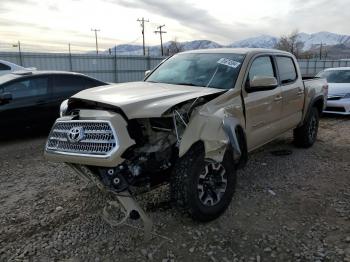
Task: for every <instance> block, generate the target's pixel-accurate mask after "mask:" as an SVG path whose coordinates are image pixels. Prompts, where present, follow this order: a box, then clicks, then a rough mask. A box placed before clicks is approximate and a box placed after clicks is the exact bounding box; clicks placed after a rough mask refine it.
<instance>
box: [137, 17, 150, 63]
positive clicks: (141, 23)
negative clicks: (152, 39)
mask: <svg viewBox="0 0 350 262" xmlns="http://www.w3.org/2000/svg"><path fill="white" fill-rule="evenodd" d="M137 22H140V25H141V28H142V39H143V55H144V56H145V55H146V48H145V22H149V20H148V19H147V20H145V18H143V17H142V19H137Z"/></svg>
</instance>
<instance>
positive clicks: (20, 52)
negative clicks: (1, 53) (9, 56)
mask: <svg viewBox="0 0 350 262" xmlns="http://www.w3.org/2000/svg"><path fill="white" fill-rule="evenodd" d="M12 46H13V47H18V55H19V64H20V65H21V66H23V61H22V50H21V42H20V41H18V42H17V45H16V44H14V45H12Z"/></svg>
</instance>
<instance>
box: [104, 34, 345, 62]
mask: <svg viewBox="0 0 350 262" xmlns="http://www.w3.org/2000/svg"><path fill="white" fill-rule="evenodd" d="M278 40H279V38H278V37H275V36H271V35H260V36H256V37H250V38H246V39H243V40H239V41H235V42H233V43H232V44H229V45H227V46H224V45H220V44H218V43H216V42H213V41H210V40H194V41H188V42H181V43H179V45H180V46H181V50H183V51H186V50H195V49H207V48H221V47H250V48H274V47H275V45H276V43H277V42H278ZM297 41H298V42H301V43H303V50H304V51H307V50H312V49H315V48H318V47H319V46H320V45H321V44H322V45H323V46H335V45H341V46H343V47H342V48H350V36H349V35H341V34H335V33H330V32H318V33H313V34H307V33H299V34H298V37H297ZM170 45H171V41H170V42H166V43H164V49H165V50H166V49H168V48H169V46H170ZM147 50H148V51H149V55H150V56H159V55H160V46H159V45H156V46H150V47H147ZM115 51H116V52H117V54H118V55H142V54H143V49H142V45H128V44H124V45H117V46H115V47H113V48H111V52H113V53H114V52H115ZM108 52H109V50H106V53H108Z"/></svg>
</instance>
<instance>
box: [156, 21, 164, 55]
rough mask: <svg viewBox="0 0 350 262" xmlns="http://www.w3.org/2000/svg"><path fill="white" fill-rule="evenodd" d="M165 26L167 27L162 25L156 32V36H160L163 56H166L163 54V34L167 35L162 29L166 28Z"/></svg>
mask: <svg viewBox="0 0 350 262" xmlns="http://www.w3.org/2000/svg"><path fill="white" fill-rule="evenodd" d="M164 26H165V25H160V26H158V27H157V28H158V29H159V30H156V31H154V33H155V34H158V33H159V35H160V49H161V54H162V56H164V52H163V34H165V33H166V32H165V31H162V27H164Z"/></svg>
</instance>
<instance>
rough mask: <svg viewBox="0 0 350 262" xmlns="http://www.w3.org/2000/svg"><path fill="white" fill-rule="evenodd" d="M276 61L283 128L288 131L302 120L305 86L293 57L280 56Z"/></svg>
mask: <svg viewBox="0 0 350 262" xmlns="http://www.w3.org/2000/svg"><path fill="white" fill-rule="evenodd" d="M275 59H276V64H277V71H278V76H279V83H280V85H281V89H282V97H283V106H282V121H281V128H283V129H285V130H287V129H290V128H293V127H295V126H296V125H297V124H298V123H299V122H300V119H301V118H302V110H303V107H304V85H303V82H302V80H301V77H300V76H298V71H297V67H296V64H295V63H296V61H294V59H293V58H292V57H290V56H283V55H278V56H276V57H275Z"/></svg>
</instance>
